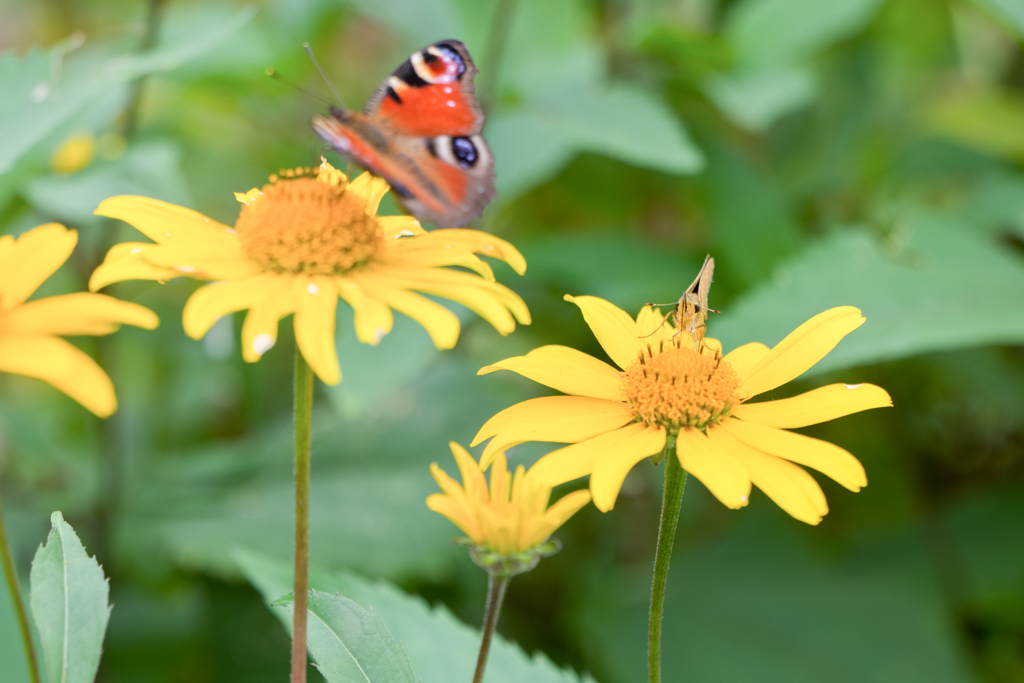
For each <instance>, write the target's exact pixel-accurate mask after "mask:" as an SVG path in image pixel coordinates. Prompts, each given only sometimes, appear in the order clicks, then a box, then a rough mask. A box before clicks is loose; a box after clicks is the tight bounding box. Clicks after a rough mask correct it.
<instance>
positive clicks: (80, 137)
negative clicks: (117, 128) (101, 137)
mask: <svg viewBox="0 0 1024 683" xmlns="http://www.w3.org/2000/svg"><path fill="white" fill-rule="evenodd" d="M95 156H96V138H95V137H94V136H93V134H92V133H90V132H88V131H86V132H84V133H73V134H71V135H70V136H68V139H67V140H65V141H64V142H63V143H61V146H60V147H59V148H57V151H56V152H54V153H53V156H52V157H50V168H52V169H53V170H54V171H56V172H57V173H64V174H68V175H70V174H72V173H78V172H79V171H81V170H82V169H83V168H85V167H86V166H88V165H89V164H91V163H92V160H93V158H94V157H95Z"/></svg>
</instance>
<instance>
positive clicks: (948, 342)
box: [708, 213, 1024, 374]
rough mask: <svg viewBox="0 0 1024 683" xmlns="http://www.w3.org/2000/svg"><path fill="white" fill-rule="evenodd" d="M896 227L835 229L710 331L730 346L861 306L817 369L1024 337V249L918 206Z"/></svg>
mask: <svg viewBox="0 0 1024 683" xmlns="http://www.w3.org/2000/svg"><path fill="white" fill-rule="evenodd" d="M897 226H898V227H897V229H896V232H895V233H894V234H893V235H891V236H890V238H889V240H888V241H887V242H882V243H880V242H879V241H878V240H876V239H875V238H874V237H873V236H872V235H871V234H870V233H869V232H867V231H866V230H863V229H848V230H837V231H835V232H833V233H832V234H830V235H828V236H827V237H826V238H825V239H823V240H822V241H821V242H819V243H818V244H816V245H814V246H812V247H810V248H808V249H806V250H804V251H803V252H802V253H800V254H799V255H797V256H795V257H794V258H793V259H791V260H790V261H788V262H787V263H786V264H785V265H783V266H781V267H780V268H778V269H777V270H776V272H775V275H774V277H773V280H774V281H773V282H772V283H771V284H766V285H764V286H761V287H758V288H757V289H755V290H754V291H752V292H749V293H748V294H746V295H744V296H742V297H741V298H740V299H738V300H737V301H736V302H734V303H733V305H732V306H730V307H729V310H727V311H725V312H723V313H722V314H721V316H715V317H714V318H713V319H712V320H709V321H708V327H709V328H710V329H709V331H708V334H709V335H711V336H713V337H718V338H720V339H721V340H722V342H723V343H724V345H725V348H726V350H729V349H732V348H735V347H736V346H738V345H740V344H744V343H746V342H750V341H760V342H763V343H766V344H769V345H772V344H775V343H778V342H779V341H780V340H781V339H782V338H783V337H784V336H785V335H787V334H788V333H789V332H791V331H792V330H794V329H796V327H797V326H798V325H800V324H801V323H803V322H804V321H805V320H807V319H808V318H810V317H811V316H814V315H817V314H818V313H821V312H822V311H825V310H827V309H829V308H832V307H834V306H843V305H850V306H857V307H858V308H860V309H861V310H862V311H863V312H864V315H865V317H866V318H867V322H866V323H865V324H864V325H863V326H862V327H861V328H859V329H858V330H856V331H854V332H853V333H851V334H850V335H849V336H848V337H847V338H846V339H844V340H843V341H842V342H840V344H839V346H837V347H836V349H835V350H834V351H832V352H831V353H830V354H829V355H827V356H826V357H825V358H824V359H823V360H822V361H821V362H820V363H818V364H817V365H816V366H814V368H812V369H811V370H810V371H809V374H817V373H820V372H824V371H825V370H832V369H835V368H849V367H854V366H857V365H864V364H867V363H877V362H880V361H886V360H893V359H897V358H905V357H907V356H912V355H916V354H921V353H926V352H929V351H939V350H947V349H956V348H964V347H971V346H982V345H985V344H1019V343H1021V342H1022V341H1024V316H1022V315H1021V311H1022V310H1024V262H1022V260H1021V259H1020V258H1019V257H1016V256H1013V255H1011V254H1010V253H1009V252H1007V251H1004V250H1002V249H1000V248H998V247H997V246H995V245H994V244H992V243H990V242H989V241H988V240H987V238H986V237H985V236H979V235H978V234H977V233H976V232H973V231H970V230H965V229H964V227H963V226H962V225H956V224H949V223H948V222H946V221H944V220H943V219H941V218H939V217H936V216H931V215H927V214H923V213H919V214H918V215H916V216H910V217H907V218H906V219H905V220H902V221H900V222H899V223H898V224H897ZM723 266H724V267H725V268H728V264H720V265H719V268H720V269H721V268H723Z"/></svg>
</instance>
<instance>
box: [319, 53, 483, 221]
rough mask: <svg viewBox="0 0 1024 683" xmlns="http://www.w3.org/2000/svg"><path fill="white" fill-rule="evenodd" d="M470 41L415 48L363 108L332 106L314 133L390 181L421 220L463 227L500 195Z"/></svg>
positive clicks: (342, 153) (320, 118) (338, 150)
mask: <svg viewBox="0 0 1024 683" xmlns="http://www.w3.org/2000/svg"><path fill="white" fill-rule="evenodd" d="M477 71H478V69H477V68H476V66H475V65H474V64H473V59H472V58H471V57H470V56H469V51H468V50H467V49H466V46H465V45H463V44H462V43H461V42H459V41H457V40H443V41H440V42H437V43H434V44H433V45H428V46H427V47H425V48H423V49H422V50H419V51H418V52H414V53H413V54H412V56H411V57H409V59H407V60H406V61H405V62H404V63H403V64H402V65H401V66H400V67H398V69H396V70H395V72H394V73H393V74H391V75H390V76H388V78H387V80H385V81H384V83H383V84H381V86H380V87H379V88H378V89H377V91H376V92H375V93H374V94H373V96H372V97H370V100H369V101H368V102H367V103H366V107H365V108H364V109H363V112H362V113H359V112H355V111H350V110H348V109H345V108H343V107H331V110H330V116H314V117H313V122H312V123H313V130H315V131H316V132H317V134H318V135H319V136H320V137H322V138H323V139H324V140H325V141H326V142H327V144H329V145H330V146H331V147H332V148H333V149H334V150H335V151H337V152H338V153H339V154H341V155H343V156H345V157H347V158H349V159H351V160H352V161H353V162H354V163H356V164H358V165H360V166H363V167H364V168H366V169H367V170H369V171H370V172H371V173H374V174H376V175H378V176H381V177H382V178H384V179H386V180H387V181H388V182H389V183H390V184H391V188H392V189H393V190H394V191H395V192H396V193H397V194H398V196H399V197H400V198H401V200H400V201H401V202H402V204H403V205H404V206H405V208H406V209H407V210H408V211H409V212H410V213H412V214H413V215H414V216H416V218H418V219H420V220H421V221H429V222H431V223H435V224H437V225H438V226H440V227H442V228H458V227H462V226H464V225H466V224H467V223H469V222H470V221H471V220H473V219H474V218H477V217H479V216H480V214H481V213H483V210H484V207H485V206H487V204H489V203H490V201H491V200H492V199H494V196H495V191H494V157H493V156H492V155H491V150H490V148H489V147H488V146H487V143H486V142H485V141H484V139H483V137H482V136H481V135H480V132H481V131H482V130H483V127H484V113H483V111H482V110H481V109H480V103H479V102H478V101H477V99H476V92H475V90H474V87H473V78H474V77H475V76H476V74H477Z"/></svg>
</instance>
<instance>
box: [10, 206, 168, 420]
mask: <svg viewBox="0 0 1024 683" xmlns="http://www.w3.org/2000/svg"><path fill="white" fill-rule="evenodd" d="M77 243H78V233H77V232H75V231H74V230H68V229H67V228H65V227H64V226H63V225H58V224H57V223H47V224H46V225H40V226H39V227H38V228H33V229H32V230H29V231H28V232H26V233H24V234H23V235H21V237H19V238H18V239H15V238H14V237H12V236H10V235H4V236H2V237H0V371H3V372H12V373H15V374H18V375H26V376H28V377H36V378H38V379H41V380H43V381H45V382H49V383H50V384H52V385H53V386H55V387H56V388H58V389H60V390H61V391H63V392H64V393H65V394H67V395H68V396H70V397H71V398H73V399H75V400H76V401H78V402H79V403H81V404H82V405H83V406H85V407H86V408H88V409H89V410H91V411H92V412H94V413H96V414H97V415H99V416H100V417H108V416H109V415H111V414H112V413H113V412H114V411H115V410H117V399H116V398H115V396H114V386H113V384H112V383H111V382H110V378H109V377H107V375H106V373H105V372H103V370H102V369H101V368H100V366H98V365H97V364H96V363H95V361H93V359H92V358H90V357H89V356H87V355H86V354H85V353H83V352H82V351H80V350H79V349H78V348H77V347H75V346H72V345H71V344H69V343H68V342H66V341H64V340H63V339H61V338H60V337H59V336H58V335H64V334H71V335H75V334H89V335H96V336H102V335H106V334H110V333H112V332H115V331H117V329H118V327H120V326H121V325H122V324H125V325H136V326H138V327H144V328H146V329H147V330H151V329H153V328H155V327H156V326H157V325H158V324H160V319H159V318H157V317H156V314H155V313H153V311H151V310H149V309H148V308H145V307H143V306H139V305H138V304H133V303H128V302H126V301H118V300H117V299H115V298H113V297H109V296H107V295H105V294H90V293H88V292H78V293H76V294H64V295H62V296H51V297H46V298H44V299H36V300H35V301H29V302H28V303H25V300H26V299H28V298H29V297H30V296H31V295H32V293H33V292H34V291H36V289H37V288H38V287H39V285H41V284H42V283H43V281H44V280H46V278H48V277H50V275H52V274H53V273H54V272H55V271H56V270H57V269H58V268H60V266H61V264H63V263H64V261H66V260H67V259H68V256H70V255H71V252H72V251H74V249H75V244H77Z"/></svg>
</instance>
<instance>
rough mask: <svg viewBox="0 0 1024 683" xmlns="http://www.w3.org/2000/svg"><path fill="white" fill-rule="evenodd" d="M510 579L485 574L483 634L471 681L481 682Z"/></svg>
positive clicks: (474, 682)
mask: <svg viewBox="0 0 1024 683" xmlns="http://www.w3.org/2000/svg"><path fill="white" fill-rule="evenodd" d="M511 579H512V577H510V576H495V575H494V574H491V573H488V574H487V612H486V613H485V614H484V634H483V638H482V639H481V640H480V655H479V656H478V657H477V658H476V673H474V674H473V683H483V680H484V669H486V668H487V655H489V654H490V653H491V639H492V638H493V637H494V631H495V629H496V628H497V626H498V615H499V614H500V613H501V603H502V602H503V601H504V600H505V590H506V589H507V588H508V582H509V581H510V580H511Z"/></svg>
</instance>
